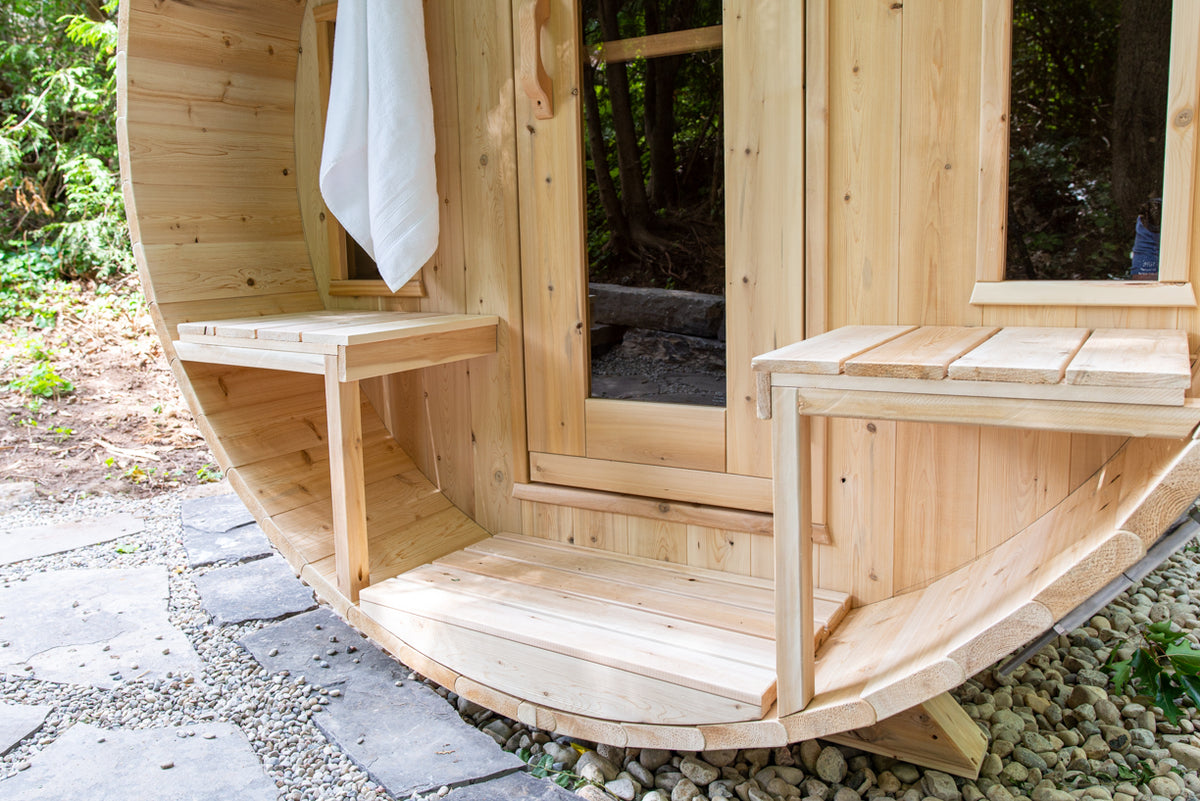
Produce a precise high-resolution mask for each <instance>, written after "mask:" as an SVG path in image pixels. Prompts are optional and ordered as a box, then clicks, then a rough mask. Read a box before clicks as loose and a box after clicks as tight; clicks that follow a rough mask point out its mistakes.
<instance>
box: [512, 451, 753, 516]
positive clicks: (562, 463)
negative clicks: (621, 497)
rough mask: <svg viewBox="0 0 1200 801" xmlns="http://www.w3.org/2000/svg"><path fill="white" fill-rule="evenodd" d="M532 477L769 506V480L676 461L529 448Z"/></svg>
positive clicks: (685, 498)
mask: <svg viewBox="0 0 1200 801" xmlns="http://www.w3.org/2000/svg"><path fill="white" fill-rule="evenodd" d="M529 467H530V475H531V477H532V478H533V479H534V480H535V481H543V482H546V483H549V484H564V485H566V486H569V487H586V488H589V489H598V490H605V491H608V492H617V493H622V494H626V495H638V494H641V495H647V494H649V495H652V496H653V497H659V498H666V499H669V500H673V501H689V502H691V503H700V504H706V505H711V506H723V507H725V508H728V509H746V510H750V511H754V512H770V511H772V510H773V509H774V505H773V503H772V500H771V480H770V479H768V478H759V477H757V476H741V475H736V474H733V473H711V472H706V471H704V470H683V469H680V468H677V467H656V466H654V465H643V464H631V463H628V462H611V461H605V460H602V459H587V458H585V457H581V456H563V455H562V454H557V453H538V452H536V451H534V452H531V453H530V454H529Z"/></svg>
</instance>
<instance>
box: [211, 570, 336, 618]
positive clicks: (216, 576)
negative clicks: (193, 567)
mask: <svg viewBox="0 0 1200 801" xmlns="http://www.w3.org/2000/svg"><path fill="white" fill-rule="evenodd" d="M196 589H198V590H199V591H200V603H201V605H202V606H203V607H204V608H205V609H207V610H208V613H209V614H210V615H212V616H213V621H214V622H215V623H217V625H221V626H224V625H227V624H230V623H244V622H246V621H247V620H277V619H279V618H282V617H288V616H289V615H295V614H298V613H300V612H307V611H308V610H309V609H313V608H315V607H316V605H317V604H316V602H315V601H314V600H313V594H312V591H310V590H309V589H308V588H307V587H305V586H304V585H303V584H301V583H300V582H299V580H297V579H296V577H295V575H293V574H292V569H291V568H290V567H288V563H287V562H286V561H284V559H283V557H282V556H269V557H267V558H266V559H259V560H258V561H256V562H247V563H245V564H240V565H233V566H231V567H220V568H217V569H216V570H210V571H209V572H208V573H205V574H204V575H202V576H196Z"/></svg>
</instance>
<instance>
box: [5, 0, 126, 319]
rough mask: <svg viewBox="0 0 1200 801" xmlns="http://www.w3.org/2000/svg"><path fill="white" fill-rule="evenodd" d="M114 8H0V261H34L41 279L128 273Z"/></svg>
mask: <svg viewBox="0 0 1200 801" xmlns="http://www.w3.org/2000/svg"><path fill="white" fill-rule="evenodd" d="M116 6H117V3H116V0H109V2H106V3H105V4H104V5H103V7H102V8H101V9H97V8H95V6H94V5H93V4H91V3H87V2H85V0H7V1H6V3H5V4H4V7H3V8H0V41H2V42H3V44H2V45H0V242H5V243H7V244H5V245H4V246H3V247H2V248H0V261H4V262H8V261H9V260H10V259H11V258H13V257H14V256H20V257H21V259H20V260H19V263H20V264H21V265H25V266H27V267H31V266H32V265H31V262H30V260H29V258H30V257H31V256H36V257H37V258H39V259H41V260H44V264H42V265H40V267H39V268H38V270H37V272H38V273H39V276H41V277H42V278H43V279H44V277H45V272H46V271H47V270H53V271H54V272H55V273H57V274H58V275H60V276H62V277H75V276H87V277H99V278H105V277H109V276H114V275H121V274H125V273H128V272H130V271H131V270H132V266H133V264H132V258H131V255H130V248H129V236H128V231H127V229H126V227H125V220H124V202H123V198H122V195H121V190H120V181H119V179H118V158H117V144H116V136H115V133H114V123H115V117H116V102H115V101H116V94H115V80H114V69H115V50H116V37H117V30H116V24H115V22H114V21H113V19H112V17H113V15H115V13H116ZM0 302H2V299H0ZM0 313H3V311H0Z"/></svg>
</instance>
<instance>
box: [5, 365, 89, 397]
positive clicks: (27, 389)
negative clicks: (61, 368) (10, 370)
mask: <svg viewBox="0 0 1200 801" xmlns="http://www.w3.org/2000/svg"><path fill="white" fill-rule="evenodd" d="M8 388H9V389H11V390H14V391H16V392H23V393H25V394H26V395H32V396H34V397H38V398H57V397H58V396H59V395H66V394H68V393H70V392H74V391H75V385H74V384H72V383H71V382H70V381H69V380H67V379H66V378H63V377H62V376H61V375H59V374H58V373H57V372H55V370H54V365H52V364H50V362H48V361H38V362H34V365H33V368H32V369H31V370H30V371H29V372H28V373H25V374H24V375H20V376H17V377H16V378H14V379H13V380H12V381H9V382H8Z"/></svg>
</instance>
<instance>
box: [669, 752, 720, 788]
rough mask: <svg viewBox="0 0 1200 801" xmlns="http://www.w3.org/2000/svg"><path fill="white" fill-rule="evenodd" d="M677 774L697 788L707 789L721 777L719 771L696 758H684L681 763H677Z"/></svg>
mask: <svg viewBox="0 0 1200 801" xmlns="http://www.w3.org/2000/svg"><path fill="white" fill-rule="evenodd" d="M679 772H680V773H682V774H683V775H684V776H686V777H688V778H689V779H691V780H692V781H693V782H695V783H696V785H697V786H698V787H707V786H708V785H709V784H710V783H712V782H715V781H716V780H717V779H719V778H720V777H721V771H719V770H717V769H716V768H714V767H713V766H712V765H710V764H708V763H707V762H704V761H703V760H700V759H697V758H696V757H684V760H683V762H680V763H679Z"/></svg>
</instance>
